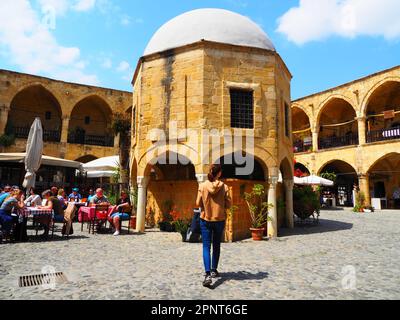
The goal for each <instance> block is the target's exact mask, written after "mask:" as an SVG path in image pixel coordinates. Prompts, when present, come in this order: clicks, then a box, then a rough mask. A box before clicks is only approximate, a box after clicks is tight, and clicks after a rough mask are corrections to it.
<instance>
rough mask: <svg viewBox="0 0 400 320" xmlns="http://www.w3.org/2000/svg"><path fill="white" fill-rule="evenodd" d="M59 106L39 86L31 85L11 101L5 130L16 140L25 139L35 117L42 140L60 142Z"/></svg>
mask: <svg viewBox="0 0 400 320" xmlns="http://www.w3.org/2000/svg"><path fill="white" fill-rule="evenodd" d="M61 115H62V111H61V106H60V104H59V102H58V100H57V99H56V98H55V97H54V95H53V94H52V93H51V92H50V91H49V90H47V89H45V88H44V87H43V86H41V85H33V86H30V87H28V88H25V89H23V90H22V91H20V92H19V93H18V94H17V95H16V96H15V97H14V99H13V100H12V101H11V105H10V112H9V116H8V123H7V129H6V131H8V133H12V134H14V135H15V137H16V138H21V139H27V138H28V135H29V130H30V128H31V126H32V123H33V121H34V120H35V118H36V117H39V118H40V120H41V122H42V126H43V140H44V141H48V142H60V139H61V127H62V120H61Z"/></svg>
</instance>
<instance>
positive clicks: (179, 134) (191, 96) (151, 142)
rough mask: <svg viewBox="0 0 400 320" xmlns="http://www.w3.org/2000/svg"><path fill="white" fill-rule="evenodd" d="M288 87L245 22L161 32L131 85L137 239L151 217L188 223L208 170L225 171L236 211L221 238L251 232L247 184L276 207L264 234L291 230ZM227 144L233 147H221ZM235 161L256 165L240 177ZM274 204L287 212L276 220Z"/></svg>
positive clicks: (216, 13) (196, 19)
mask: <svg viewBox="0 0 400 320" xmlns="http://www.w3.org/2000/svg"><path fill="white" fill-rule="evenodd" d="M206 21H207V23H205V22H206ZM178 31H179V32H178ZM290 81H291V74H290V72H289V71H288V69H287V67H286V65H285V63H284V62H283V60H282V59H281V58H280V56H279V54H278V53H277V52H276V51H275V48H274V47H273V45H272V43H271V42H270V40H269V39H268V37H267V36H266V35H265V33H264V32H263V31H262V30H261V29H260V28H259V27H258V26H257V25H256V24H255V23H254V22H252V21H250V20H249V19H247V18H245V17H243V16H240V15H237V14H235V13H232V12H229V11H226V10H216V9H201V10H195V11H192V12H189V13H186V14H184V15H182V16H179V17H177V18H175V19H173V20H171V21H170V22H168V23H166V24H165V25H164V26H162V27H161V28H160V29H159V31H158V32H157V33H156V34H155V35H154V37H153V39H152V40H151V41H150V43H149V45H148V47H147V49H146V51H145V54H144V56H143V57H142V58H141V59H140V60H139V63H138V65H137V69H136V72H135V75H134V79H133V85H134V94H133V110H134V112H133V115H132V121H133V128H134V130H132V155H131V159H132V163H131V168H132V172H131V179H132V183H135V182H137V184H138V188H139V189H138V190H139V191H138V193H139V195H138V210H137V211H138V212H137V215H138V223H137V228H138V231H139V232H143V231H144V229H145V218H146V216H149V215H153V216H155V217H156V220H157V219H160V218H161V216H162V215H163V214H164V213H165V212H166V211H168V212H169V211H171V210H173V211H174V212H178V213H179V215H180V216H181V217H186V218H188V217H191V216H192V213H193V208H194V207H195V200H196V196H197V190H198V185H199V183H201V182H204V181H205V180H206V179H207V173H208V170H209V167H210V165H211V164H213V163H221V164H223V165H224V177H223V178H224V179H225V181H226V183H227V184H228V185H229V187H230V190H231V191H230V192H231V194H232V197H233V204H234V205H235V206H237V207H238V210H237V211H236V212H235V213H234V214H233V216H232V217H231V219H230V220H229V221H228V227H227V234H226V238H227V240H230V241H233V240H240V239H244V238H247V237H248V236H249V234H250V231H249V228H250V220H249V212H248V209H247V206H246V204H245V202H244V200H243V193H244V192H249V191H251V189H252V187H253V186H254V184H255V183H261V184H263V185H265V187H266V189H267V192H268V201H269V202H270V203H272V204H273V205H274V206H273V209H272V210H271V211H272V212H271V217H272V222H271V224H270V226H269V228H268V232H269V234H270V235H271V236H276V235H277V233H278V226H279V225H283V224H286V225H287V226H289V227H293V219H292V218H293V210H292V188H293V169H292V164H293V161H294V159H293V150H292V139H291V138H292V137H291V134H290V132H291V123H290V101H291V100H290ZM249 136H251V137H254V147H252V148H250V144H252V143H253V142H249V141H250V140H247V138H248V137H249ZM233 137H240V138H239V139H238V140H240V142H239V141H237V143H228V142H229V141H230V139H232V138H233ZM162 139H165V142H164V143H162V144H160V142H161V140H162ZM211 140H212V141H213V142H214V143H213V144H210V141H211ZM210 146H211V147H210ZM249 150H251V151H249ZM236 156H238V157H239V158H240V157H247V158H249V159H250V158H254V169H253V170H252V171H251V172H250V173H248V174H247V175H245V176H243V175H238V174H237V171H236V169H237V168H238V167H240V165H239V164H238V162H237V161H236V159H237V158H236ZM160 159H164V160H166V161H165V162H163V163H161V162H160V161H158V160H160ZM174 159H175V160H176V159H179V161H177V162H176V161H175V162H173V161H172V160H174ZM229 160H232V161H229ZM157 161H158V162H157ZM280 171H281V172H282V173H283V180H279V172H280ZM279 197H281V198H282V199H283V200H284V201H286V204H287V205H286V211H283V212H278V211H279V210H278V209H277V201H278V198H279Z"/></svg>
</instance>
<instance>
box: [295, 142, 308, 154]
mask: <svg viewBox="0 0 400 320" xmlns="http://www.w3.org/2000/svg"><path fill="white" fill-rule="evenodd" d="M311 150H312V144H309V143H304V141H297V142H295V143H293V151H294V153H300V152H308V151H311Z"/></svg>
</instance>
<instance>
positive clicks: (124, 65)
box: [117, 61, 131, 72]
mask: <svg viewBox="0 0 400 320" xmlns="http://www.w3.org/2000/svg"><path fill="white" fill-rule="evenodd" d="M130 68H131V66H130V64H129V63H128V62H126V61H122V62H121V63H120V64H119V65H118V67H117V71H118V72H124V71H127V70H129V69H130Z"/></svg>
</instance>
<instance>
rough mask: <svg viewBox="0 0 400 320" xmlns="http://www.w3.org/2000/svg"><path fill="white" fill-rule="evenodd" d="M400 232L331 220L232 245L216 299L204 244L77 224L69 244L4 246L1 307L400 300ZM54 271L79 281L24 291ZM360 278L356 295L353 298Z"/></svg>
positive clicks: (397, 220)
mask: <svg viewBox="0 0 400 320" xmlns="http://www.w3.org/2000/svg"><path fill="white" fill-rule="evenodd" d="M399 226H400V212H394V211H384V212H377V213H372V214H365V215H359V214H354V213H352V212H350V211H329V212H328V211H323V212H322V213H321V223H320V226H318V227H302V228H301V227H298V228H296V229H295V230H293V231H286V230H285V231H283V232H282V236H281V237H280V238H279V239H278V240H275V241H264V242H260V243H255V242H252V241H244V242H240V243H234V244H223V248H222V261H221V265H220V272H221V273H222V278H221V279H219V280H217V281H216V282H215V283H214V287H213V290H210V289H206V288H203V287H202V285H201V282H202V258H201V245H200V244H185V243H182V242H180V236H179V235H178V234H162V233H159V232H155V231H152V232H148V233H146V234H145V235H134V234H132V235H124V236H121V237H117V238H114V237H113V236H111V235H94V236H93V235H88V234H87V232H83V233H80V227H79V226H78V225H76V226H75V231H76V233H75V235H74V236H73V237H72V238H71V239H70V240H69V241H65V240H61V239H56V240H55V241H49V242H30V243H25V244H11V245H9V244H6V245H0V299H51V300H53V299H170V300H174V299H240V300H241V299H399V298H400V268H399V264H400V246H399V245H398V242H399V230H398V227H399ZM78 229H79V230H78ZM45 266H52V267H54V268H55V270H56V271H57V272H64V274H65V275H66V277H67V278H68V280H69V282H68V283H65V284H59V285H57V286H56V287H55V288H53V289H46V288H43V287H31V288H19V287H18V283H17V281H18V278H19V276H22V275H30V274H40V273H41V272H42V268H43V267H45ZM349 266H351V267H349ZM353 268H355V269H353ZM352 270H355V272H356V274H355V275H356V277H355V279H356V282H355V283H354V284H355V288H354V289H353V290H345V289H344V288H343V284H345V285H348V284H351V283H352V282H351V281H350V282H349V281H347V280H346V279H348V278H347V277H349V276H351V272H352ZM343 272H344V273H343ZM346 276H347V277H346ZM344 277H345V278H344Z"/></svg>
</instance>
